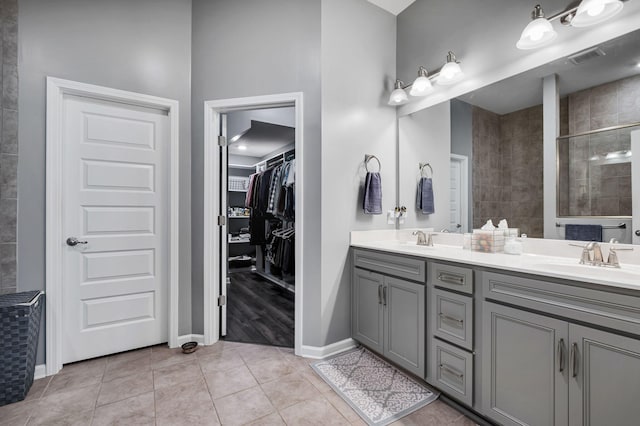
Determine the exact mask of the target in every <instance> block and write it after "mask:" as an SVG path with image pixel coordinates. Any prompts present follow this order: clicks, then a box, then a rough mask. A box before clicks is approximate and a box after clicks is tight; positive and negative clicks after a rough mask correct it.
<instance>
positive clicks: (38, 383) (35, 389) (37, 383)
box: [24, 377, 52, 401]
mask: <svg viewBox="0 0 640 426" xmlns="http://www.w3.org/2000/svg"><path fill="white" fill-rule="evenodd" d="M51 378H52V377H44V378H42V379H38V380H34V381H33V384H32V385H31V389H29V393H28V394H27V397H26V398H25V399H24V400H25V401H32V400H34V399H39V398H40V397H41V396H42V394H43V393H44V391H45V389H46V388H47V386H48V385H49V382H51Z"/></svg>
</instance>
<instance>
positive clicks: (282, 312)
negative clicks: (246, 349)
mask: <svg viewBox="0 0 640 426" xmlns="http://www.w3.org/2000/svg"><path fill="white" fill-rule="evenodd" d="M229 277H230V279H231V283H230V284H228V286H227V335H226V337H225V338H224V339H225V340H229V341H232V342H245V343H259V344H263V345H272V346H284V347H290V348H292V347H293V342H294V340H293V339H294V337H293V336H294V333H293V329H294V306H295V295H294V294H293V293H291V292H290V291H287V290H285V289H283V288H281V287H279V286H277V285H275V284H273V283H271V282H269V281H267V280H265V279H264V278H262V277H260V276H259V275H257V274H255V273H253V272H249V271H247V272H234V273H230V274H229Z"/></svg>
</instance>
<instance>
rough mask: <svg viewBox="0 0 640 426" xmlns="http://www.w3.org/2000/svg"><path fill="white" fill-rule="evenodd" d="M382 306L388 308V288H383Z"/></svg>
mask: <svg viewBox="0 0 640 426" xmlns="http://www.w3.org/2000/svg"><path fill="white" fill-rule="evenodd" d="M382 305H383V306H387V287H382Z"/></svg>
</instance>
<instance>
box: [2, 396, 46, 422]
mask: <svg viewBox="0 0 640 426" xmlns="http://www.w3.org/2000/svg"><path fill="white" fill-rule="evenodd" d="M37 408H38V401H19V402H14V403H12V404H7V405H3V406H2V407H0V425H2V426H9V425H17V424H25V423H26V422H27V419H28V418H29V416H30V415H31V413H33V412H34V411H35V410H36V409H37Z"/></svg>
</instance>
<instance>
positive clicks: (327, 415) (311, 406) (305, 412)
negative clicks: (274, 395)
mask: <svg viewBox="0 0 640 426" xmlns="http://www.w3.org/2000/svg"><path fill="white" fill-rule="evenodd" d="M280 415H281V416H282V418H283V419H284V421H285V423H286V424H288V425H319V426H320V425H322V426H325V425H348V424H349V422H348V421H347V419H345V418H344V417H342V415H341V414H340V413H339V412H338V410H336V409H335V408H334V407H333V405H331V403H329V401H327V400H326V399H325V398H324V397H320V398H316V399H312V400H308V401H303V402H299V403H298V404H296V405H292V406H290V407H287V408H285V409H284V410H280Z"/></svg>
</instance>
